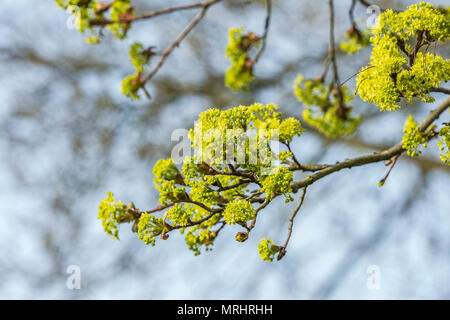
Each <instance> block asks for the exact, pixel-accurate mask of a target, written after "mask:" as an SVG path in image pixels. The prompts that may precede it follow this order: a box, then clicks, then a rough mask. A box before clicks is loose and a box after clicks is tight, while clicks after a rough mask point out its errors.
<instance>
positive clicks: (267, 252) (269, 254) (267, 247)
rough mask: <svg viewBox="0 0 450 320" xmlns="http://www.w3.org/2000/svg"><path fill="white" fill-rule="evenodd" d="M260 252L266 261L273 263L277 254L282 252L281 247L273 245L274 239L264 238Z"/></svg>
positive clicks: (259, 248) (260, 245) (259, 247)
mask: <svg viewBox="0 0 450 320" xmlns="http://www.w3.org/2000/svg"><path fill="white" fill-rule="evenodd" d="M258 251H259V255H260V256H261V259H263V260H264V261H273V258H274V257H275V254H277V252H279V251H280V247H279V246H276V245H274V244H273V241H272V239H266V238H262V239H261V242H260V243H259V244H258Z"/></svg>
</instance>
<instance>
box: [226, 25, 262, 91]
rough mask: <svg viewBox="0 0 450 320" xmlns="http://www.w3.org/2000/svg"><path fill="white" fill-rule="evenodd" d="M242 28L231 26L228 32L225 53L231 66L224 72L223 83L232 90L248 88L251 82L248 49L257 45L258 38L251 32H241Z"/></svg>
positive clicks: (251, 69) (251, 73)
mask: <svg viewBox="0 0 450 320" xmlns="http://www.w3.org/2000/svg"><path fill="white" fill-rule="evenodd" d="M243 32H244V28H231V29H230V30H229V33H228V45H227V47H226V49H225V55H226V57H227V58H229V59H230V61H231V66H230V67H229V68H228V70H227V72H226V74H225V85H226V86H227V87H229V88H231V89H233V90H234V91H238V90H248V85H249V84H250V83H251V82H253V80H254V77H253V62H252V60H251V58H250V57H249V51H250V50H251V49H252V48H254V47H256V46H258V45H259V42H260V38H259V37H258V36H256V35H255V34H253V33H251V32H250V33H248V34H245V35H244V34H243Z"/></svg>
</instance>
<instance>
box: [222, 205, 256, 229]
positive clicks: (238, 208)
mask: <svg viewBox="0 0 450 320" xmlns="http://www.w3.org/2000/svg"><path fill="white" fill-rule="evenodd" d="M254 217H255V208H253V206H252V204H251V203H250V202H248V201H247V200H243V199H241V200H236V201H233V202H230V203H228V204H227V206H226V207H225V210H224V211H223V218H224V220H225V222H226V223H228V224H243V223H246V222H247V221H248V220H251V219H253V218H254Z"/></svg>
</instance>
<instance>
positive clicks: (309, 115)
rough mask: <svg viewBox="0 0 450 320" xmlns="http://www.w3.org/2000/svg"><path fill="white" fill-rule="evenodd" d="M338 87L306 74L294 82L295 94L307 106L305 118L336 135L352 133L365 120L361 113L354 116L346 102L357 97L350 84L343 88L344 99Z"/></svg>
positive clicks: (321, 130) (319, 128)
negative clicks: (351, 90)
mask: <svg viewBox="0 0 450 320" xmlns="http://www.w3.org/2000/svg"><path fill="white" fill-rule="evenodd" d="M336 90H337V89H336V88H335V89H332V88H331V86H329V85H327V86H326V85H324V83H323V81H322V80H320V79H315V80H313V79H304V77H303V76H302V75H299V76H298V77H297V79H296V80H295V84H294V95H295V96H296V97H297V99H298V100H299V101H300V102H302V103H303V105H304V106H305V107H307V108H305V109H304V110H303V112H302V117H303V120H305V121H306V122H307V123H308V124H309V125H311V126H313V127H315V128H317V129H318V130H319V131H320V132H322V133H323V134H325V135H326V136H329V137H332V138H337V137H340V136H342V135H346V134H350V133H352V132H353V131H355V130H356V128H357V127H358V125H359V123H360V122H361V117H354V116H352V115H351V108H350V107H347V106H346V104H347V103H349V102H351V101H352V100H353V97H352V96H351V95H350V94H349V93H348V88H347V87H346V86H342V87H341V88H340V91H341V94H342V100H341V98H340V97H339V94H338V93H337V92H335V91H336Z"/></svg>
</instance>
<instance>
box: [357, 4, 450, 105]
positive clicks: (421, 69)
mask: <svg viewBox="0 0 450 320" xmlns="http://www.w3.org/2000/svg"><path fill="white" fill-rule="evenodd" d="M449 28H450V19H448V18H447V17H446V15H445V14H443V13H442V12H440V11H439V10H436V9H434V8H433V6H432V5H430V4H427V3H425V2H421V3H420V5H411V6H409V7H408V9H407V10H405V11H403V12H400V13H395V12H393V11H392V10H386V11H385V12H383V13H382V14H381V15H380V16H379V18H378V24H377V26H376V27H375V28H374V29H373V33H374V36H373V37H372V38H371V42H372V44H373V51H372V55H371V58H370V64H369V66H367V67H364V68H362V69H361V71H360V72H359V75H358V78H357V81H356V85H357V89H358V94H359V96H360V97H361V99H363V100H365V101H367V102H373V103H375V104H376V105H377V106H378V107H379V108H380V109H381V110H389V111H390V110H396V109H398V108H399V105H398V103H399V102H400V100H401V98H406V100H407V101H408V102H411V100H412V98H413V97H417V98H420V99H421V100H422V101H424V102H433V101H434V99H433V97H431V95H430V93H429V91H430V89H431V88H432V87H437V86H438V85H439V84H440V83H442V82H446V81H448V80H449V79H450V61H449V60H448V59H443V58H442V57H440V56H437V55H435V54H432V53H429V52H427V49H428V48H429V47H430V46H431V44H432V43H434V42H436V41H445V40H446V39H447V38H448V36H449V34H450V33H449ZM412 39H414V40H415V42H416V43H415V44H414V45H413V46H410V45H409V43H410V42H411V40H412ZM423 46H426V49H425V51H424V52H419V49H420V48H421V47H423Z"/></svg>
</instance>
